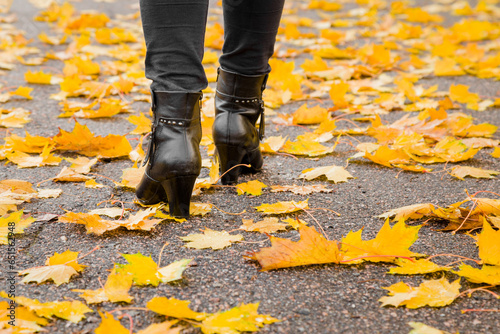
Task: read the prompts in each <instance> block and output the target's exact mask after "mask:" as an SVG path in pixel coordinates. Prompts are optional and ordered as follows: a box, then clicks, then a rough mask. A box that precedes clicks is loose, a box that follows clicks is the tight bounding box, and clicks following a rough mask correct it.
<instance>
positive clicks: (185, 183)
mask: <svg viewBox="0 0 500 334" xmlns="http://www.w3.org/2000/svg"><path fill="white" fill-rule="evenodd" d="M195 182H196V175H188V176H177V177H173V178H170V179H167V180H165V181H163V182H162V183H161V184H162V186H163V189H164V190H165V192H166V193H167V197H168V207H169V210H170V215H171V216H174V217H182V218H188V217H189V205H190V203H191V195H192V193H193V188H194V184H195Z"/></svg>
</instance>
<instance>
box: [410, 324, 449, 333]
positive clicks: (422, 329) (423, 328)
mask: <svg viewBox="0 0 500 334" xmlns="http://www.w3.org/2000/svg"><path fill="white" fill-rule="evenodd" d="M408 325H410V326H411V328H413V329H412V330H411V331H410V332H409V333H408V334H451V333H448V332H444V331H441V330H439V329H437V328H434V327H431V326H428V325H426V324H424V323H421V322H415V321H410V322H409V323H408ZM457 334H458V333H457Z"/></svg>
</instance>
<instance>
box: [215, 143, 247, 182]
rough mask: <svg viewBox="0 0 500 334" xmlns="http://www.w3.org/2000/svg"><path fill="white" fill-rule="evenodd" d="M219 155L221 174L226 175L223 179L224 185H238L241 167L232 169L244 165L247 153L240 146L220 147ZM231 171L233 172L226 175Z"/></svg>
mask: <svg viewBox="0 0 500 334" xmlns="http://www.w3.org/2000/svg"><path fill="white" fill-rule="evenodd" d="M217 153H218V154H219V160H220V169H221V174H224V173H225V174H224V176H222V178H221V182H222V184H235V183H238V176H239V175H240V168H241V167H235V168H233V169H231V168H232V167H234V166H236V165H239V164H241V163H242V161H243V159H244V158H245V156H246V155H247V151H246V150H244V149H243V148H241V147H238V146H228V145H219V146H217ZM229 169H231V170H230V171H229V172H227V173H226V171H227V170H229Z"/></svg>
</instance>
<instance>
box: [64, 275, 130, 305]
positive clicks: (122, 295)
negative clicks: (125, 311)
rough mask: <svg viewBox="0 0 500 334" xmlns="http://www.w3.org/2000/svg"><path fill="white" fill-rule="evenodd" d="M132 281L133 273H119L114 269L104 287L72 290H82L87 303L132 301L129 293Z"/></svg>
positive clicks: (82, 296)
mask: <svg viewBox="0 0 500 334" xmlns="http://www.w3.org/2000/svg"><path fill="white" fill-rule="evenodd" d="M132 282H133V275H132V274H129V273H124V272H118V273H117V272H116V271H115V270H114V269H113V271H112V272H111V273H110V274H109V276H108V279H107V280H106V284H104V288H101V289H97V290H80V289H74V290H71V291H74V292H80V293H81V295H80V297H81V298H83V299H85V302H86V303H87V304H98V303H102V302H106V301H110V302H112V303H117V302H125V303H130V302H131V301H132V299H133V297H132V296H130V295H129V294H128V291H129V290H130V288H131V287H132Z"/></svg>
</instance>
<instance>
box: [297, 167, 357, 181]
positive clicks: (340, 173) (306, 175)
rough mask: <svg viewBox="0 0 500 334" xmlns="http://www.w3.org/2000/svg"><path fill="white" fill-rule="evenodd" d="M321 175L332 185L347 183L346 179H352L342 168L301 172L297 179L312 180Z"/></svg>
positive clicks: (320, 168) (312, 169) (322, 168)
mask: <svg viewBox="0 0 500 334" xmlns="http://www.w3.org/2000/svg"><path fill="white" fill-rule="evenodd" d="M322 175H324V176H326V178H327V179H328V180H329V181H332V182H333V183H339V182H347V180H348V179H352V178H354V176H352V175H351V173H349V172H348V171H346V170H345V168H344V167H339V166H324V167H316V168H309V169H306V170H303V171H302V174H301V175H300V176H299V179H306V180H313V179H315V178H317V177H320V176H322Z"/></svg>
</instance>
